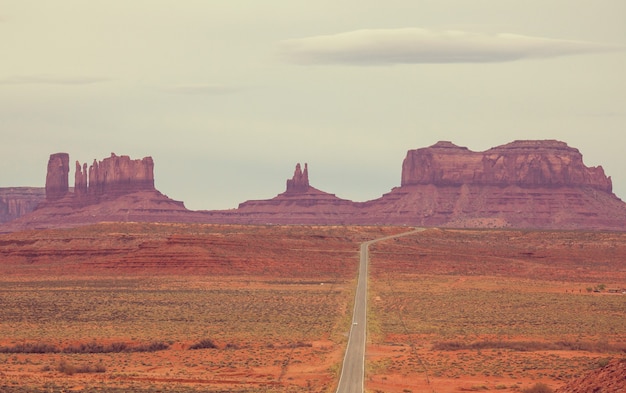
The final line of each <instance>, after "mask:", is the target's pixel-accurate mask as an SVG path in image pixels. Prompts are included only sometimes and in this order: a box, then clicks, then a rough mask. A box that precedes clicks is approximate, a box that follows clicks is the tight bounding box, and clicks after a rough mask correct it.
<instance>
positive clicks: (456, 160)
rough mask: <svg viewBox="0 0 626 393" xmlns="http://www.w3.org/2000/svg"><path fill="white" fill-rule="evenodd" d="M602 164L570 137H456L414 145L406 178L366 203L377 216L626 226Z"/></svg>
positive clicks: (439, 222)
mask: <svg viewBox="0 0 626 393" xmlns="http://www.w3.org/2000/svg"><path fill="white" fill-rule="evenodd" d="M611 190H612V184H611V179H610V178H609V177H607V176H605V174H604V171H603V169H602V168H601V167H591V168H590V167H587V166H585V165H584V164H583V160H582V155H581V154H580V152H579V151H578V150H577V149H574V148H571V147H569V146H567V144H565V143H564V142H559V141H553V140H545V141H515V142H512V143H509V144H506V145H503V146H498V147H494V148H492V149H489V150H487V151H485V152H473V151H470V150H469V149H467V148H465V147H459V146H456V145H454V144H452V143H451V142H438V143H437V144H435V145H433V146H431V147H427V148H422V149H417V150H410V151H409V152H408V153H407V156H406V158H405V159H404V161H403V164H402V183H401V186H400V187H398V188H395V189H393V190H392V191H391V192H390V193H388V194H385V195H384V196H383V197H381V198H379V199H376V200H373V201H369V202H366V203H364V205H363V208H364V209H366V210H368V211H369V215H370V217H372V218H374V217H377V221H380V222H385V223H395V224H404V225H424V226H449V227H515V228H553V229H579V228H586V229H615V230H625V229H626V204H624V202H622V201H621V200H620V199H619V198H617V197H616V196H615V195H614V194H613V193H612V192H611Z"/></svg>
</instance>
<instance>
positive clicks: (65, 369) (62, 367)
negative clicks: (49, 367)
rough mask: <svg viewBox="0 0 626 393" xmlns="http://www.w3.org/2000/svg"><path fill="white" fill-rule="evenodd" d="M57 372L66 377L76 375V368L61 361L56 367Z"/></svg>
mask: <svg viewBox="0 0 626 393" xmlns="http://www.w3.org/2000/svg"><path fill="white" fill-rule="evenodd" d="M57 371H58V372H60V373H63V374H66V375H74V374H76V366H74V365H73V364H71V363H68V362H67V361H65V360H61V361H60V362H59V364H58V365H57Z"/></svg>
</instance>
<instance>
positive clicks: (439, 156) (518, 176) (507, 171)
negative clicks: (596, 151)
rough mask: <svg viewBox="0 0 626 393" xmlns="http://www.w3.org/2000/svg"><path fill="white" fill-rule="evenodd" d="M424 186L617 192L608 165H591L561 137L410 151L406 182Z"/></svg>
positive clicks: (438, 145) (404, 171) (440, 145)
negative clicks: (479, 148)
mask: <svg viewBox="0 0 626 393" xmlns="http://www.w3.org/2000/svg"><path fill="white" fill-rule="evenodd" d="M418 184H421V185H426V184H433V185H437V186H458V185H463V184H466V185H484V186H512V185H515V186H520V187H526V188H532V187H576V188H578V187H590V188H593V189H596V190H601V191H605V192H611V190H612V184H611V179H610V177H607V176H605V174H604V170H603V169H602V167H587V166H585V164H584V163H583V158H582V154H581V153H580V152H579V151H578V149H574V148H571V147H569V146H567V144H566V143H564V142H560V141H555V140H543V141H542V140H540V141H515V142H511V143H509V144H506V145H502V146H497V147H494V148H492V149H489V150H487V151H485V152H473V151H471V150H469V149H467V148H464V147H459V146H456V145H454V144H452V143H451V142H438V143H436V144H435V145H433V146H430V147H427V148H422V149H417V150H410V151H409V152H408V153H407V156H406V158H405V159H404V162H403V164H402V186H409V185H418Z"/></svg>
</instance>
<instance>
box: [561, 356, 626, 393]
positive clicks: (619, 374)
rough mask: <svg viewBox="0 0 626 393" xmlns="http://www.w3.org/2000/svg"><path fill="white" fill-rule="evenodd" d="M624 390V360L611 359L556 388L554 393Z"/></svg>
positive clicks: (625, 381)
mask: <svg viewBox="0 0 626 393" xmlns="http://www.w3.org/2000/svg"><path fill="white" fill-rule="evenodd" d="M625 390H626V359H613V360H611V361H610V362H609V363H608V364H607V365H606V366H604V367H602V368H599V369H596V370H593V371H590V372H589V373H588V374H586V375H584V376H582V377H579V378H576V379H574V380H572V381H570V382H568V383H567V384H565V385H564V386H561V387H560V388H558V389H557V390H556V391H555V393H590V392H598V393H622V392H624V391H625Z"/></svg>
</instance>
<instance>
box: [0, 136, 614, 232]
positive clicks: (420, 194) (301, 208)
mask: <svg viewBox="0 0 626 393" xmlns="http://www.w3.org/2000/svg"><path fill="white" fill-rule="evenodd" d="M68 162H69V156H67V155H66V154H65V153H58V154H53V155H52V156H51V157H50V161H49V163H48V172H47V176H46V179H47V182H46V201H45V202H43V203H41V204H40V206H39V207H38V208H37V209H36V210H35V211H34V212H33V213H31V214H29V215H27V216H26V217H24V218H23V219H19V220H16V221H18V222H17V223H15V224H14V225H13V226H12V227H11V228H9V227H7V226H6V225H5V226H4V227H3V228H0V230H4V231H11V230H15V229H13V228H20V229H23V228H32V227H39V228H43V227H53V226H60V225H66V226H67V225H72V226H75V225H80V224H83V223H91V222H99V221H129V220H131V221H170V222H172V221H177V222H201V223H241V224H322V225H343V224H362V225H412V226H442V227H457V228H459V227H460V228H484V227H491V228H500V227H507V228H536V229H595V230H618V231H626V204H625V203H624V202H623V201H621V200H620V199H619V198H618V197H617V196H615V195H614V194H613V193H612V184H611V178H610V177H607V176H606V175H605V174H604V170H603V169H602V167H587V166H585V165H584V163H583V159H582V154H581V153H580V152H579V151H578V150H577V149H575V148H571V147H569V146H567V144H565V143H564V142H559V141H554V140H545V141H515V142H512V143H509V144H506V145H503V146H497V147H494V148H491V149H489V150H486V151H484V152H474V151H471V150H469V149H467V148H465V147H459V146H456V145H454V144H452V143H451V142H439V143H437V144H435V145H433V146H430V147H427V148H421V149H416V150H409V151H408V153H407V155H406V158H405V159H404V161H403V163H402V176H401V179H402V180H401V184H400V186H399V187H396V188H394V189H392V190H391V191H390V192H389V193H387V194H384V195H383V196H382V197H380V198H378V199H374V200H371V201H367V202H352V201H349V200H346V199H341V198H338V197H336V196H335V195H334V194H330V193H327V192H324V191H320V190H318V189H317V188H315V187H312V186H311V185H310V182H309V168H308V165H307V164H305V165H304V169H302V166H301V165H300V164H297V165H296V168H295V171H294V174H293V177H292V178H291V179H288V180H287V182H286V190H285V191H284V192H283V193H281V194H278V195H277V196H275V197H274V198H271V199H265V200H249V201H246V202H243V203H241V204H240V205H239V207H238V208H237V209H231V210H222V211H196V212H192V211H189V210H187V209H185V207H184V205H183V204H182V202H178V201H173V200H171V199H169V198H168V197H167V196H165V195H163V194H161V193H160V192H158V191H157V190H156V189H155V188H154V175H153V167H154V163H153V161H152V158H150V157H146V158H144V159H141V160H131V159H130V158H129V157H128V156H116V155H115V154H111V157H109V158H106V159H104V160H102V161H96V160H94V163H93V164H92V165H91V166H90V167H89V168H88V167H87V165H86V164H82V165H81V164H80V163H79V162H77V163H76V173H75V191H74V192H71V191H70V190H69V188H68V187H67V173H68V167H69V165H68Z"/></svg>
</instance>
